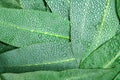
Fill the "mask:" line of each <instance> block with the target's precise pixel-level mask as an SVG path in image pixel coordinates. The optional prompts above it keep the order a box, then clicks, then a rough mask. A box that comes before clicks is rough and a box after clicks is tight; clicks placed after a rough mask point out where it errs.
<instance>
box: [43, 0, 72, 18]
mask: <svg viewBox="0 0 120 80" xmlns="http://www.w3.org/2000/svg"><path fill="white" fill-rule="evenodd" d="M45 1H46V2H47V4H48V6H49V7H50V9H51V11H52V12H53V13H57V14H59V15H61V16H62V17H64V18H67V19H68V18H69V7H70V6H69V5H70V1H69V0H45Z"/></svg>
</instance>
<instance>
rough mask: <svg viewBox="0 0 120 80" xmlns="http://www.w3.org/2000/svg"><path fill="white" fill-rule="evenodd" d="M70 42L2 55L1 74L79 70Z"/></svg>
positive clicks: (27, 48)
mask: <svg viewBox="0 0 120 80" xmlns="http://www.w3.org/2000/svg"><path fill="white" fill-rule="evenodd" d="M77 67H78V65H77V62H76V59H75V58H74V56H73V54H72V51H71V48H70V45H69V42H58V43H55V42H54V43H46V44H36V45H31V46H28V47H23V48H20V49H16V50H13V51H9V52H6V53H4V54H1V55H0V72H25V71H35V70H64V69H70V68H77Z"/></svg>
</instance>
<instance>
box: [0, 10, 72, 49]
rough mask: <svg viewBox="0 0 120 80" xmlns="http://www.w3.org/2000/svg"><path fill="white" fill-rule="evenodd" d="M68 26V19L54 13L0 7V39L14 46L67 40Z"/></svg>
mask: <svg viewBox="0 0 120 80" xmlns="http://www.w3.org/2000/svg"><path fill="white" fill-rule="evenodd" d="M8 13H9V14H8ZM69 28H70V27H69V21H68V20H66V19H63V18H62V17H60V16H58V15H56V14H51V13H47V12H42V11H34V10H19V9H18V10H17V9H4V8H3V9H0V34H1V36H0V41H2V42H4V43H8V44H10V45H13V46H16V47H22V46H26V45H31V44H34V43H43V42H53V41H54V42H55V41H60V40H66V41H69Z"/></svg>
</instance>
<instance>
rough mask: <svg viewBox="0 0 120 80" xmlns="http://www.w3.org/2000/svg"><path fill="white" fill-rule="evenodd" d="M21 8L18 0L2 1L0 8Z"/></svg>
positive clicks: (0, 0) (0, 1)
mask: <svg viewBox="0 0 120 80" xmlns="http://www.w3.org/2000/svg"><path fill="white" fill-rule="evenodd" d="M1 7H5V8H18V9H19V8H21V7H20V4H19V2H18V0H0V8H1Z"/></svg>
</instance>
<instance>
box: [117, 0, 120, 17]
mask: <svg viewBox="0 0 120 80" xmlns="http://www.w3.org/2000/svg"><path fill="white" fill-rule="evenodd" d="M116 1H117V2H116V4H117V12H118V16H119V18H120V0H116Z"/></svg>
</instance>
